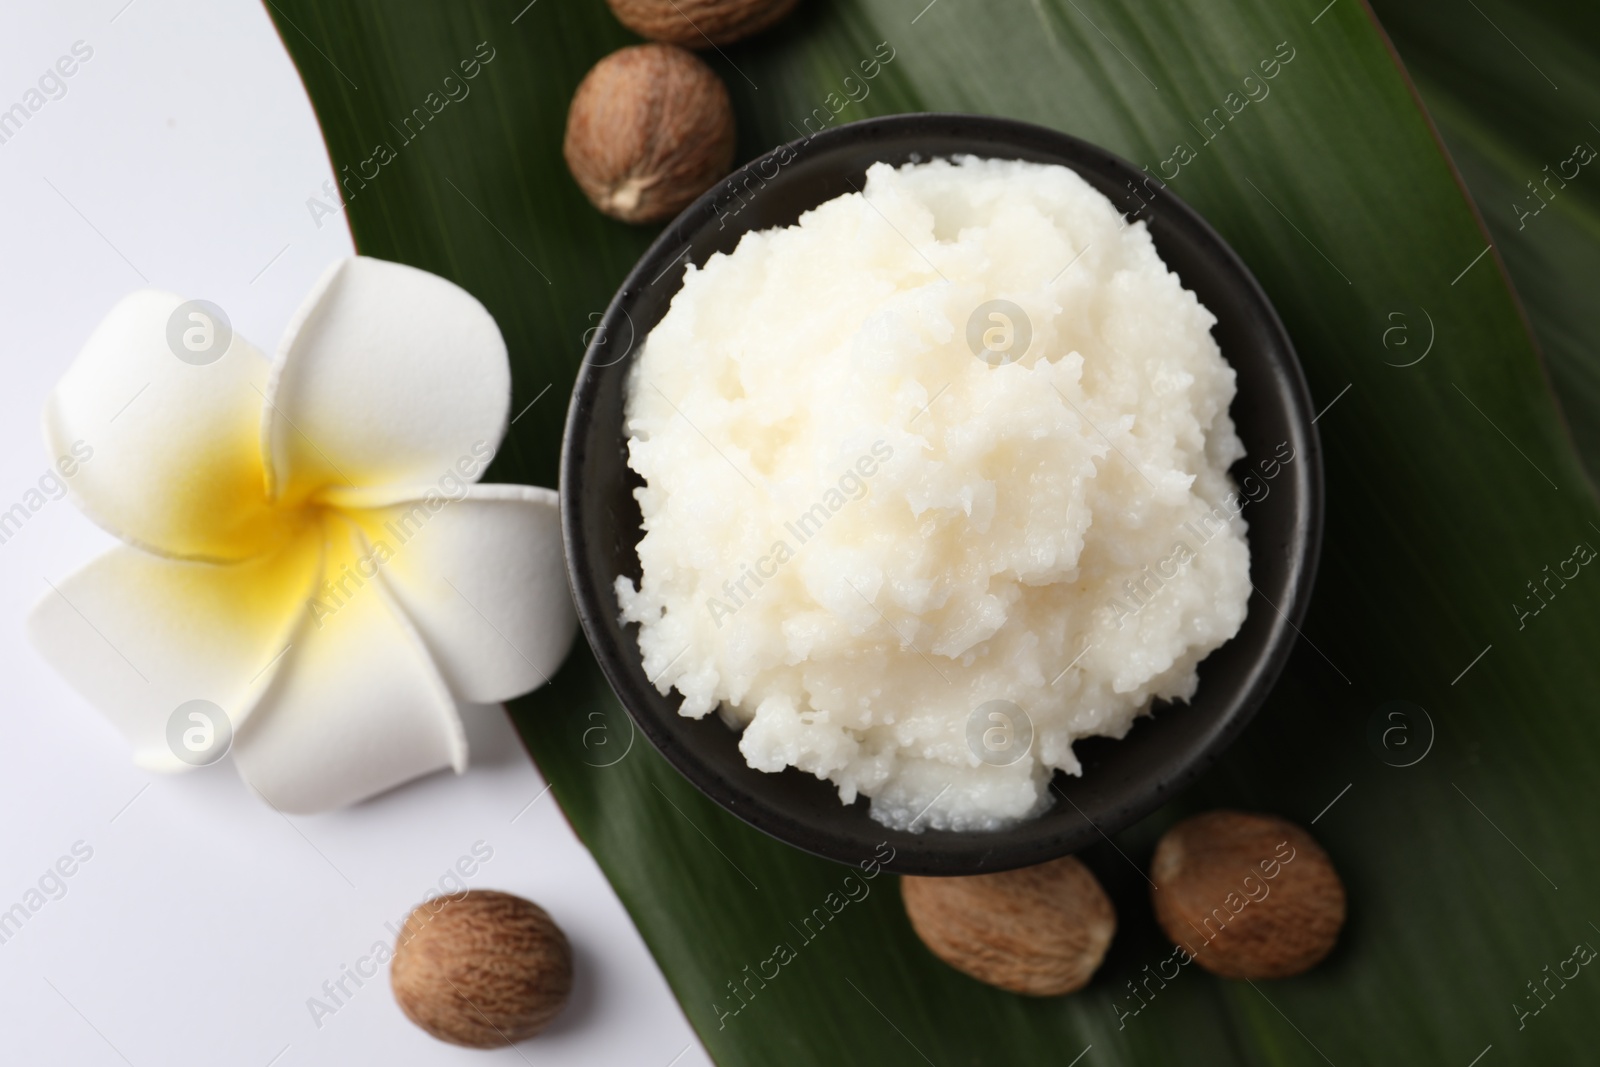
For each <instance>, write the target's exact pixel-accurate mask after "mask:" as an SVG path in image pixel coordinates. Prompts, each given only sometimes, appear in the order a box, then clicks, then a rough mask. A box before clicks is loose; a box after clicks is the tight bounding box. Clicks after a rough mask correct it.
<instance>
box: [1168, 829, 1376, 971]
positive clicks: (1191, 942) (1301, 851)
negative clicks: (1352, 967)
mask: <svg viewBox="0 0 1600 1067" xmlns="http://www.w3.org/2000/svg"><path fill="white" fill-rule="evenodd" d="M1150 877H1151V879H1152V880H1153V881H1154V882H1155V885H1156V888H1155V889H1154V890H1153V891H1152V892H1151V894H1150V896H1151V900H1152V901H1153V902H1154V904H1155V911H1156V920H1157V921H1158V922H1160V923H1161V928H1162V929H1163V930H1165V931H1166V934H1167V936H1168V937H1169V938H1171V939H1172V940H1173V942H1174V943H1175V944H1178V945H1180V946H1182V947H1183V949H1184V951H1186V952H1187V953H1188V954H1189V955H1190V956H1192V957H1193V958H1194V960H1195V962H1196V963H1198V964H1200V966H1202V967H1204V968H1205V969H1206V970H1208V971H1210V972H1211V973H1212V974H1215V975H1220V976H1221V977H1223V978H1287V977H1289V976H1290V975H1294V974H1299V973H1300V972H1302V971H1305V970H1308V969H1309V968H1311V967H1314V966H1316V964H1317V963H1319V962H1321V960H1322V958H1323V957H1324V956H1326V955H1327V954H1328V953H1329V952H1331V951H1332V950H1333V946H1334V942H1335V941H1337V940H1338V938H1339V928H1340V927H1342V926H1343V925H1344V913H1345V897H1344V885H1343V883H1341V882H1340V881H1339V875H1338V873H1337V872H1336V871H1335V870H1334V869H1333V861H1332V860H1330V859H1329V858H1328V854H1327V852H1325V851H1324V850H1323V848H1322V846H1321V845H1319V844H1317V842H1316V840H1315V839H1314V838H1313V837H1312V836H1311V835H1310V834H1309V833H1307V832H1306V831H1304V830H1302V829H1301V828H1300V827H1298V826H1296V825H1295V824H1294V823H1292V822H1288V821H1287V820H1284V819H1279V818H1276V817H1274V816H1271V815H1251V814H1247V813H1245V812H1239V811H1210V812H1206V813H1205V814H1203V815H1195V816H1192V817H1191V818H1188V819H1185V820H1183V821H1182V822H1180V823H1178V825H1176V826H1174V827H1173V828H1172V829H1170V830H1168V831H1167V832H1166V834H1165V835H1164V836H1163V837H1162V838H1161V841H1160V842H1159V843H1158V844H1157V845H1156V852H1155V858H1154V859H1152V860H1151V862H1150Z"/></svg>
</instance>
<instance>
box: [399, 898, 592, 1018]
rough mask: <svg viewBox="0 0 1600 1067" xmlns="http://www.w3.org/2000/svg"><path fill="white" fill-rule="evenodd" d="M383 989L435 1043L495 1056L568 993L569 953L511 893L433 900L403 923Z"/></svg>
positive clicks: (534, 910)
mask: <svg viewBox="0 0 1600 1067" xmlns="http://www.w3.org/2000/svg"><path fill="white" fill-rule="evenodd" d="M389 984H390V985H391V986H392V987H393V989H394V997H395V1000H397V1001H399V1003H400V1010H401V1011H403V1012H405V1013H406V1018H408V1019H410V1020H411V1021H412V1022H414V1023H416V1024H417V1025H418V1026H420V1027H422V1028H423V1029H424V1030H426V1031H427V1032H428V1033H430V1034H432V1035H433V1036H434V1037H437V1038H438V1039H439V1040H441V1041H449V1042H451V1043H452V1044H456V1045H466V1046H468V1047H469V1048H499V1047H502V1046H504V1045H510V1044H514V1043H516V1042H518V1041H521V1040H523V1039H524V1038H528V1037H532V1036H533V1035H534V1034H537V1033H538V1032H539V1031H540V1030H543V1029H544V1028H545V1027H546V1026H548V1025H549V1023H550V1021H551V1020H552V1019H554V1018H555V1017H556V1015H557V1014H558V1013H559V1012H560V1011H561V1009H562V1007H563V1006H564V1005H565V1004H566V1002H567V995H568V994H569V993H570V992H571V991H572V949H571V948H570V946H568V944H567V938H566V935H565V934H563V933H562V932H561V928H560V927H559V926H557V925H556V924H555V922H554V921H553V920H552V919H551V918H550V916H549V915H547V914H545V910H544V909H543V908H541V907H539V905H537V904H534V903H533V902H531V901H527V900H523V899H522V898H521V897H517V896H512V895H511V894H510V893H498V892H495V891H493V890H487V889H474V890H471V891H469V892H466V893H459V894H456V895H453V896H449V897H435V898H434V899H433V900H429V901H425V902H424V903H422V904H420V905H418V906H417V907H416V909H415V910H413V911H412V912H411V914H410V915H409V916H407V917H406V923H405V926H404V927H403V928H402V929H401V931H400V936H399V938H397V939H396V941H395V950H394V962H393V963H391V964H390V966H389Z"/></svg>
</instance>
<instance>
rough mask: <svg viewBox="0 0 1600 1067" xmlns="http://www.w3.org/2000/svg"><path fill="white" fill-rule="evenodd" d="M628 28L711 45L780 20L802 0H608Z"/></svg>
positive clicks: (684, 42) (665, 38)
mask: <svg viewBox="0 0 1600 1067" xmlns="http://www.w3.org/2000/svg"><path fill="white" fill-rule="evenodd" d="M607 2H608V3H610V5H611V10H612V12H613V13H615V14H616V16H617V21H619V22H621V23H622V24H623V25H624V26H626V27H628V29H630V30H632V31H633V32H634V33H637V34H638V35H639V36H640V37H648V38H650V39H651V40H652V41H665V42H667V43H668V44H676V45H682V46H683V47H684V48H710V47H711V46H712V45H724V44H731V43H732V42H734V41H737V40H739V39H740V38H742V37H748V36H750V35H751V34H752V33H759V32H760V31H761V30H764V29H766V28H767V27H768V26H770V25H772V24H773V23H774V22H777V21H778V20H779V19H781V18H783V16H785V15H787V14H788V13H789V12H790V11H792V10H794V6H795V4H796V3H798V2H799V0H607Z"/></svg>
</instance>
